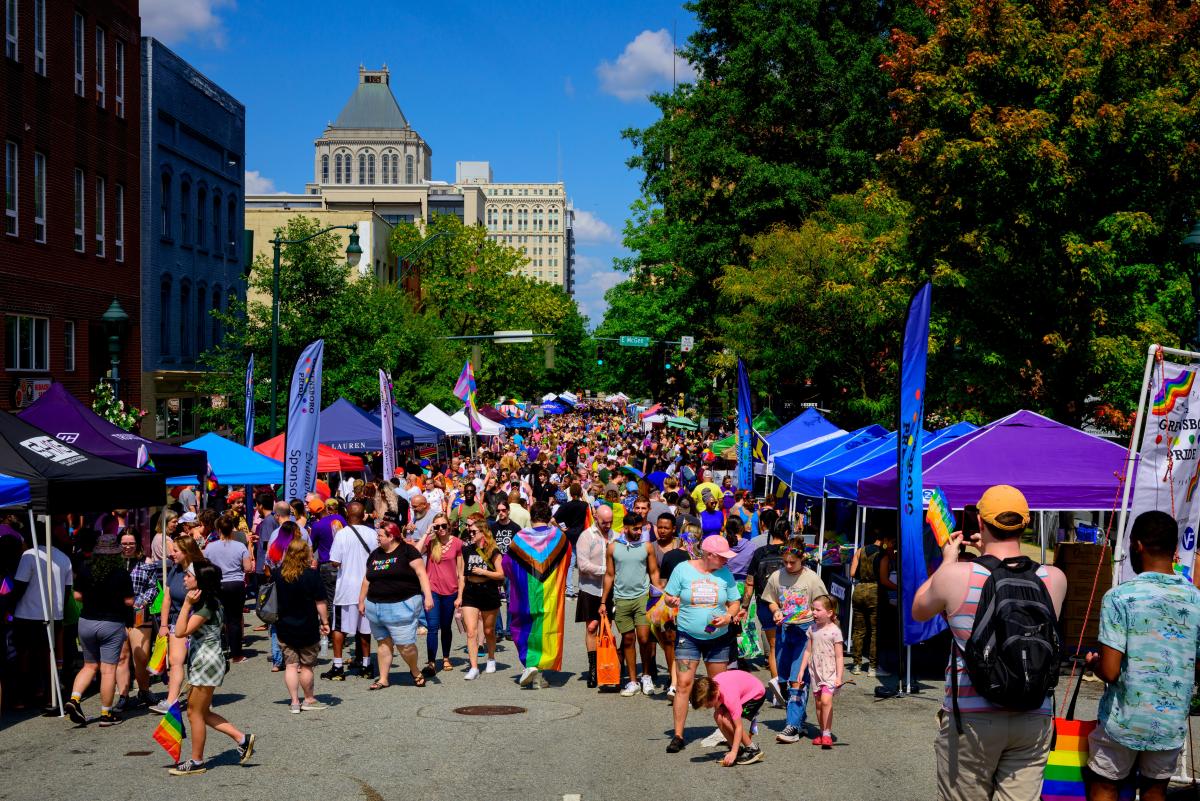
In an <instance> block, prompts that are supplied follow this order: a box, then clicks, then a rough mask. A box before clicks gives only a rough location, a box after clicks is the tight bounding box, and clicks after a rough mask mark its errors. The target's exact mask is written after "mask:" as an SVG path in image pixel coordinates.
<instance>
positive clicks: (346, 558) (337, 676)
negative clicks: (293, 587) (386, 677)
mask: <svg viewBox="0 0 1200 801" xmlns="http://www.w3.org/2000/svg"><path fill="white" fill-rule="evenodd" d="M364 516H365V512H364V510H363V505H362V504H361V503H359V502H358V501H355V502H353V503H351V504H349V505H347V506H346V523H347V525H346V526H345V527H343V528H341V529H338V532H337V534H335V535H334V537H333V545H332V546H330V548H329V561H330V562H331V563H332V564H333V565H334V566H335V567H336V568H337V585H336V587H335V588H334V591H333V608H334V627H333V637H332V639H333V666H332V667H331V668H330V669H329V670H328V671H326V672H325V673H322V674H321V678H323V679H329V680H330V681H345V679H346V670H345V667H344V666H343V663H342V648H343V647H344V646H345V644H346V635H348V634H349V635H355V636H356V637H357V644H358V659H357V660H355V661H354V662H352V663H351V664H350V674H351V675H358V676H366V675H369V674H370V672H371V671H370V667H371V624H370V623H369V622H368V621H367V617H366V615H363V614H361V613H360V612H359V611H358V596H359V592H360V591H361V590H362V583H363V578H365V577H366V575H367V557H368V556H370V554H371V549H372V548H373V547H374V546H375V545H376V544H378V540H377V538H376V535H375V532H374V531H373V530H372V529H371V527H370V526H366V525H363V518H364Z"/></svg>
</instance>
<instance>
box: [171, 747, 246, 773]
mask: <svg viewBox="0 0 1200 801" xmlns="http://www.w3.org/2000/svg"><path fill="white" fill-rule="evenodd" d="M239 750H240V748H239ZM207 770H208V768H206V767H204V763H203V762H195V761H193V760H191V759H185V760H184V761H182V762H180V763H179V764H178V765H176V766H175V767H173V768H171V769H170V770H168V771H167V773H169V774H171V775H172V776H196V775H198V774H201V773H204V772H205V771H207Z"/></svg>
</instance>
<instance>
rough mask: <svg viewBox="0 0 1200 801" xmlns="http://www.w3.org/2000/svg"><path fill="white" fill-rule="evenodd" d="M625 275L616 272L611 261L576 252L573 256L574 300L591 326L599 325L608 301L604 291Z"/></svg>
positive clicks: (621, 279) (623, 278)
mask: <svg viewBox="0 0 1200 801" xmlns="http://www.w3.org/2000/svg"><path fill="white" fill-rule="evenodd" d="M625 278H626V276H625V275H624V274H622V273H619V272H617V271H616V270H614V269H613V268H612V266H611V263H609V262H606V261H603V260H601V259H598V258H596V257H595V256H585V255H582V254H576V256H575V300H576V301H578V303H579V311H580V312H582V313H583V314H584V316H586V317H587V318H588V322H589V323H590V325H591V327H592V328H595V327H596V326H598V325H600V322H601V321H602V320H603V319H604V312H605V310H606V309H608V303H606V302H605V300H604V293H605V292H607V291H608V290H610V289H612V288H613V287H614V286H616V285H617V284H619V283H621V282H622V281H624V280H625Z"/></svg>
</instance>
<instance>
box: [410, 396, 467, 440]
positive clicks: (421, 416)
mask: <svg viewBox="0 0 1200 801" xmlns="http://www.w3.org/2000/svg"><path fill="white" fill-rule="evenodd" d="M416 417H417V419H418V420H420V421H421V422H422V423H428V424H429V425H431V426H433V427H434V428H436V429H438V430H440V431H444V432H445V433H446V435H447V436H450V437H466V436H469V435H470V434H471V429H470V428H469V427H468V426H467V424H466V423H465V422H463V423H460V422H458V421H457V420H455V419H454V418H452V417H451V416H450V415H448V414H446V413H445V412H443V411H442V410H441V409H439V408H438V407H436V406H434V405H433V404H432V403H430V404H427V405H426V406H425V408H424V409H422V410H421V411H419V412H417V414H416Z"/></svg>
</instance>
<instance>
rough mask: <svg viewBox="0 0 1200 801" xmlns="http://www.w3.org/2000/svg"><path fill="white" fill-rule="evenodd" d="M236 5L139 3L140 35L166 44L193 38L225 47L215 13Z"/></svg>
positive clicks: (208, 0)
mask: <svg viewBox="0 0 1200 801" xmlns="http://www.w3.org/2000/svg"><path fill="white" fill-rule="evenodd" d="M235 6H236V4H235V2H234V0H142V2H141V14H142V35H143V36H153V37H155V38H156V39H160V40H162V41H163V42H166V43H167V44H169V45H173V44H177V43H179V42H183V41H186V40H187V39H195V40H197V41H200V42H203V43H205V44H211V45H213V46H214V47H224V46H225V41H226V32H225V23H224V21H223V20H222V19H221V18H220V17H219V16H217V12H218V11H219V10H220V9H230V10H232V9H233V8H235Z"/></svg>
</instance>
